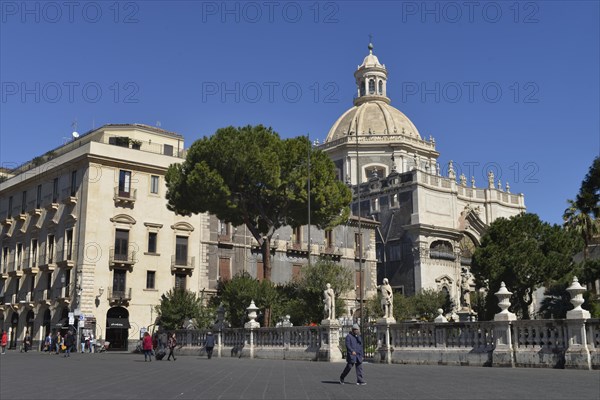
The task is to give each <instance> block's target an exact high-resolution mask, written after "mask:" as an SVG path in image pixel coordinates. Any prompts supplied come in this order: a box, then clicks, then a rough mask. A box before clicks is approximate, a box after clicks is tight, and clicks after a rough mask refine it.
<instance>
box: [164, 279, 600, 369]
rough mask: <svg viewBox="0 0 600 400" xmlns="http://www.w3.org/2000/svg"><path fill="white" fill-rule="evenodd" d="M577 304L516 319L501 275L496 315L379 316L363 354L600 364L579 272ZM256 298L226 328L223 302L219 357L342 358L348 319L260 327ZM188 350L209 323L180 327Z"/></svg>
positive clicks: (380, 358)
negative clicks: (549, 314) (458, 318)
mask: <svg viewBox="0 0 600 400" xmlns="http://www.w3.org/2000/svg"><path fill="white" fill-rule="evenodd" d="M567 290H568V291H569V292H570V294H571V303H572V304H573V306H574V309H573V310H571V311H569V312H567V318H566V319H558V320H557V319H552V320H517V318H516V315H515V314H514V313H512V312H510V311H509V307H510V296H511V295H512V293H511V292H510V291H508V289H507V288H506V286H505V284H504V282H502V284H501V287H500V290H498V292H496V293H495V295H496V296H497V297H498V300H499V302H498V305H499V307H500V309H501V312H499V313H498V314H496V315H495V317H494V321H480V322H452V323H449V322H447V320H446V319H445V318H444V317H443V316H442V310H441V309H440V310H438V313H439V314H440V315H439V316H438V317H437V318H436V322H401V323H396V321H395V320H394V319H393V318H381V319H379V320H377V322H376V323H374V324H370V325H368V326H363V332H364V333H365V335H366V336H365V337H364V338H363V343H364V347H365V358H366V359H367V360H371V361H373V362H381V363H398V364H430V365H469V366H489V367H493V366H496V367H498V366H499V367H547V368H573V369H600V319H590V318H589V316H590V314H589V312H588V311H586V310H583V309H581V305H582V304H583V297H582V296H581V294H582V293H583V291H584V290H585V289H584V288H582V287H581V285H579V282H578V281H577V278H573V284H572V285H571V286H570V287H569V288H568V289H567ZM257 310H258V308H257V307H256V306H255V305H254V300H253V301H252V302H251V304H250V306H249V307H248V308H247V311H248V317H249V319H250V320H249V322H247V323H246V324H245V326H244V328H235V329H234V328H226V327H225V326H226V325H225V324H224V323H223V316H224V309H223V308H222V307H220V308H219V310H218V314H219V318H218V322H217V323H216V324H215V327H218V329H217V332H216V352H217V356H218V357H222V356H227V355H229V354H230V355H231V357H250V358H266V359H284V360H285V359H295V360H310V361H317V360H319V361H330V362H333V361H343V358H342V354H343V353H344V350H345V349H344V348H343V342H344V339H343V338H344V334H347V332H348V327H347V326H342V325H340V323H339V322H338V320H335V319H326V320H323V321H322V325H320V326H299V327H295V326H292V324H291V323H290V317H289V315H287V316H286V318H285V321H284V323H282V325H281V326H278V327H275V328H261V327H260V324H259V323H258V322H256V321H255V319H256V315H257V314H256V311H257ZM176 334H177V341H178V343H180V344H182V346H183V349H182V351H183V353H187V354H198V353H197V352H198V351H202V344H203V343H204V340H205V338H206V332H205V331H194V330H185V331H177V332H176Z"/></svg>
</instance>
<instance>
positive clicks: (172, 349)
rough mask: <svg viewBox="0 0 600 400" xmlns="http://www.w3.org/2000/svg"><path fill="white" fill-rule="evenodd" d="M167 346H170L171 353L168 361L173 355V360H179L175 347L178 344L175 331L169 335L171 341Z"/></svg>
mask: <svg viewBox="0 0 600 400" xmlns="http://www.w3.org/2000/svg"><path fill="white" fill-rule="evenodd" d="M167 346H168V347H169V355H168V356H167V361H170V359H171V356H173V361H175V360H177V359H176V358H175V347H176V346H177V339H175V333H173V334H172V335H171V336H170V337H169V342H168V344H167Z"/></svg>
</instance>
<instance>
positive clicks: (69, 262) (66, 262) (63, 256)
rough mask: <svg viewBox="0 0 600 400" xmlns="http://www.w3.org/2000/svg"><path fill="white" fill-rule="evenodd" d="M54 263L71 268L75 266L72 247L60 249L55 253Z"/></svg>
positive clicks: (60, 266)
mask: <svg viewBox="0 0 600 400" xmlns="http://www.w3.org/2000/svg"><path fill="white" fill-rule="evenodd" d="M56 265H57V266H58V267H59V268H66V269H71V268H73V267H74V266H75V261H74V260H73V249H64V250H60V251H59V252H58V254H57V255H56Z"/></svg>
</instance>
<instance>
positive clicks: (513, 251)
mask: <svg viewBox="0 0 600 400" xmlns="http://www.w3.org/2000/svg"><path fill="white" fill-rule="evenodd" d="M575 246H576V239H575V238H574V237H573V235H570V234H568V232H566V231H565V230H564V229H562V228H561V227H560V226H558V225H550V224H548V223H545V222H542V221H540V219H539V217H538V216H537V215H535V214H526V213H522V214H519V215H517V216H513V217H511V218H510V219H506V218H499V219H497V220H495V221H494V222H493V223H492V224H491V225H490V227H489V229H488V231H487V232H486V234H485V235H484V236H483V237H482V240H481V246H480V247H479V248H477V249H476V250H475V253H474V255H473V264H472V265H471V272H473V274H474V276H475V279H476V282H477V285H478V286H479V287H484V288H485V289H486V290H487V291H488V294H487V298H486V301H485V304H486V307H487V308H486V313H485V315H486V319H492V318H493V315H494V314H495V313H497V312H499V308H498V306H497V304H498V301H497V298H496V297H495V296H494V293H495V292H497V291H498V289H499V288H500V283H501V282H505V283H506V287H507V288H508V290H510V291H511V292H512V293H513V296H512V297H511V311H514V312H516V313H517V314H518V315H519V316H520V317H521V318H523V319H529V318H530V316H529V305H530V304H531V303H532V301H533V297H532V295H533V291H534V290H535V289H536V288H538V287H540V286H542V285H543V284H545V283H548V282H551V281H552V280H556V279H560V278H561V277H562V276H564V275H565V274H567V273H568V272H569V271H570V269H571V268H572V267H573V263H572V260H571V258H572V256H573V254H574V251H575Z"/></svg>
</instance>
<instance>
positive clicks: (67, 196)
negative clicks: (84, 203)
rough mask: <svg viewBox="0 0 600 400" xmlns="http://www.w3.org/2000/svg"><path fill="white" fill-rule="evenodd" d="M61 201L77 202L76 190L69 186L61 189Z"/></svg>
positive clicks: (69, 203)
mask: <svg viewBox="0 0 600 400" xmlns="http://www.w3.org/2000/svg"><path fill="white" fill-rule="evenodd" d="M62 198H63V203H65V204H67V205H75V204H77V192H76V191H72V190H71V188H64V189H63V190H62Z"/></svg>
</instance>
